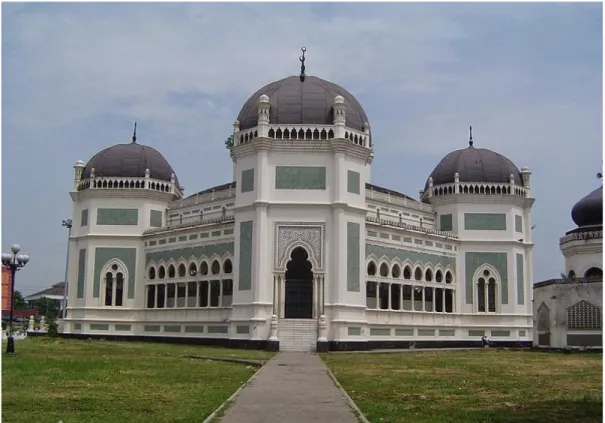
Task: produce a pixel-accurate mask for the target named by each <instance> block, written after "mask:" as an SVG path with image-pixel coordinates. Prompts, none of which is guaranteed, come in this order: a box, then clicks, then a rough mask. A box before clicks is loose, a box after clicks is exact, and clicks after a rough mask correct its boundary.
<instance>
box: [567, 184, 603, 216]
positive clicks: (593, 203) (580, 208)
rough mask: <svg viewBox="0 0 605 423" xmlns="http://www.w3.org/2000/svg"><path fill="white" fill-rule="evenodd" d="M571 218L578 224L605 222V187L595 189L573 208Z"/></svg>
mask: <svg viewBox="0 0 605 423" xmlns="http://www.w3.org/2000/svg"><path fill="white" fill-rule="evenodd" d="M571 218H572V219H573V221H574V223H575V224H576V225H578V226H599V225H602V224H603V187H602V186H601V187H600V188H597V189H595V190H594V191H593V192H591V193H590V194H588V195H587V196H586V197H584V198H582V199H581V200H580V201H578V202H577V203H576V205H575V206H573V208H572V209H571Z"/></svg>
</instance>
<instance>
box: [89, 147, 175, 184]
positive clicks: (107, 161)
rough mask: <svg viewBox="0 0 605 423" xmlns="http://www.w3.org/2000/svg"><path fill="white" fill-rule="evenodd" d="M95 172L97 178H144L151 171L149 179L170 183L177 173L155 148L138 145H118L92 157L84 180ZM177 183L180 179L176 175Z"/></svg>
mask: <svg viewBox="0 0 605 423" xmlns="http://www.w3.org/2000/svg"><path fill="white" fill-rule="evenodd" d="M93 168H94V170H95V177H96V176H113V177H123V178H144V177H145V170H146V169H149V177H150V178H153V179H159V180H162V181H168V182H169V181H170V176H171V175H172V174H173V173H175V172H174V170H173V169H172V166H170V164H168V162H167V161H166V159H165V158H164V156H162V155H161V154H160V152H159V151H157V150H156V149H155V148H152V147H149V146H146V145H141V144H137V143H135V142H132V143H129V144H116V145H114V146H112V147H109V148H106V149H105V150H102V151H100V152H98V153H97V154H95V155H94V156H92V158H91V159H90V160H89V161H88V163H86V167H85V168H84V171H83V172H82V179H86V178H89V177H90V170H91V169H93ZM175 182H176V184H177V186H179V185H178V179H177V178H176V174H175Z"/></svg>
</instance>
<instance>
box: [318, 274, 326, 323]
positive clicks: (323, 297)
mask: <svg viewBox="0 0 605 423" xmlns="http://www.w3.org/2000/svg"><path fill="white" fill-rule="evenodd" d="M319 295H320V297H321V300H320V301H319V315H320V316H322V315H325V314H326V312H325V306H326V275H322V276H321V290H320V291H319Z"/></svg>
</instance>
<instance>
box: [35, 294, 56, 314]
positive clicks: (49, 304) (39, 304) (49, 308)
mask: <svg viewBox="0 0 605 423" xmlns="http://www.w3.org/2000/svg"><path fill="white" fill-rule="evenodd" d="M34 305H35V307H36V310H37V311H38V314H40V315H42V316H50V317H56V316H57V315H58V314H59V309H58V307H57V304H56V303H55V302H54V301H53V300H51V299H50V298H46V297H43V298H39V299H37V300H36V302H35V303H34Z"/></svg>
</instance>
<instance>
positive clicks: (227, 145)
mask: <svg viewBox="0 0 605 423" xmlns="http://www.w3.org/2000/svg"><path fill="white" fill-rule="evenodd" d="M233 145H234V144H233V135H230V136H229V138H227V139H226V140H225V148H226V149H227V150H229V155H230V156H231V159H233V158H234V156H233Z"/></svg>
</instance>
